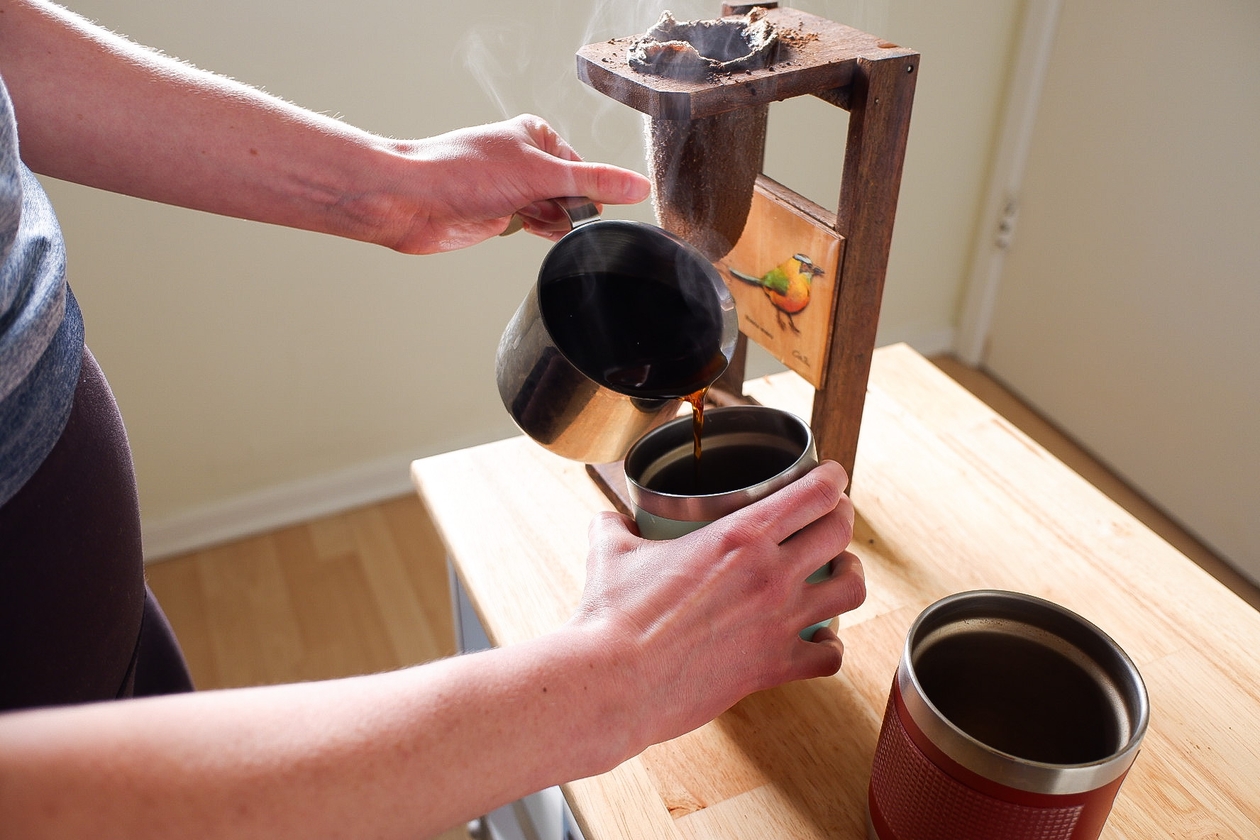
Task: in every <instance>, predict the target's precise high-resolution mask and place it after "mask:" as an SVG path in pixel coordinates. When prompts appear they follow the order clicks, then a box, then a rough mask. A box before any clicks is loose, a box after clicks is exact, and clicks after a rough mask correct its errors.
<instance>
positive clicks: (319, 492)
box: [49, 0, 1021, 553]
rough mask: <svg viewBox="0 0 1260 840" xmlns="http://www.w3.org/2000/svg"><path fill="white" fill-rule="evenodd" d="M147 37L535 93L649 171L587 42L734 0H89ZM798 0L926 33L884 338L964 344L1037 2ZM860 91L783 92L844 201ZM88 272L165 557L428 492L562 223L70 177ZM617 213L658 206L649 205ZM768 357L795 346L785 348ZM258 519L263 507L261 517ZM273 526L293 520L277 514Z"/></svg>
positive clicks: (191, 53) (778, 112)
mask: <svg viewBox="0 0 1260 840" xmlns="http://www.w3.org/2000/svg"><path fill="white" fill-rule="evenodd" d="M67 5H69V6H70V7H71V8H73V9H75V10H76V11H79V12H81V13H83V14H85V15H87V16H89V17H92V18H94V19H96V20H98V21H99V22H101V23H103V24H104V25H106V26H109V27H111V28H114V29H116V30H118V31H121V32H124V33H127V34H129V35H131V36H132V37H133V38H135V39H136V40H138V41H140V42H142V43H147V44H150V45H153V46H157V47H159V48H161V49H163V50H164V51H166V52H168V53H170V54H173V55H176V56H179V57H181V58H184V59H186V60H189V61H191V62H193V63H195V64H198V65H200V66H203V67H208V68H211V69H214V70H218V71H220V72H223V73H226V74H228V75H231V76H234V77H236V78H238V79H241V80H243V81H248V82H251V83H254V84H257V85H259V86H261V87H264V88H266V89H267V90H269V91H271V92H272V93H275V94H277V95H280V96H283V97H285V98H287V99H290V100H292V101H295V102H297V103H299V104H302V105H305V106H307V107H310V108H313V109H316V110H320V111H325V112H328V113H332V114H336V115H339V116H340V117H342V118H344V119H345V120H347V121H349V122H352V123H355V124H357V125H360V126H362V127H365V128H368V129H371V130H374V131H377V132H380V133H384V134H390V135H394V136H425V135H430V134H434V133H438V132H441V131H444V130H447V129H451V128H455V127H458V126H461V125H465V124H471V123H478V122H486V121H490V120H494V119H498V118H500V117H502V116H505V115H509V114H513V113H517V112H521V111H533V112H536V113H539V114H541V115H543V116H545V117H547V118H548V119H549V120H551V121H552V122H553V124H555V125H556V126H557V127H558V128H559V129H560V130H561V132H562V133H563V134H565V135H566V136H567V137H568V138H569V139H570V141H571V142H572V143H573V144H574V145H575V146H576V147H577V148H578V150H579V151H581V152H582V153H583V154H585V155H586V156H588V157H595V158H601V159H605V160H610V161H613V162H617V163H620V164H622V165H625V166H628V167H632V168H636V169H639V170H641V171H642V170H643V169H644V160H643V149H642V140H641V126H640V121H639V117H638V115H637V114H635V113H633V112H631V111H629V110H628V109H625V108H624V107H623V106H620V105H616V104H614V103H611V102H610V101H608V100H606V99H603V98H602V97H600V96H599V95H597V94H595V93H593V92H592V91H590V90H588V89H586V88H585V87H584V86H583V85H581V84H580V83H579V82H578V81H577V80H576V78H575V76H574V73H573V63H574V62H573V52H574V51H575V50H576V49H577V47H579V46H581V45H582V44H584V43H588V42H590V41H594V40H597V39H600V38H606V37H612V36H617V35H626V34H632V33H633V32H638V31H642V30H643V29H644V28H646V27H647V26H648V25H649V24H650V23H651V21H652V20H654V19H655V17H656V15H657V13H658V12H659V10H660V9H661V8H670V9H672V10H673V11H674V12H675V13H676V14H678V15H679V16H680V17H709V16H712V14H713V13H714V12H715V11H716V10H717V8H718V7H719V3H717V2H712V3H710V2H704V3H697V2H679V3H672V4H671V3H666V2H664V0H661V2H659V3H656V2H654V3H641V4H638V3H630V2H605V3H579V2H574V0H529V1H528V2H518V3H512V4H507V3H503V2H498V1H497V0H466V2H462V3H432V2H416V1H415V0H408V2H402V1H401V0H361V2H357V3H353V4H351V3H341V2H329V0H302V2H298V0H214V2H209V0H183V2H170V0H165V1H164V2H159V0H70V2H69V3H68V4H67ZM794 5H796V6H797V7H799V8H802V9H804V10H806V11H810V12H813V13H815V14H819V15H822V16H825V17H829V18H832V19H835V20H840V21H843V22H846V23H850V24H852V25H855V26H858V27H860V28H863V29H867V30H869V31H872V32H875V33H877V34H880V35H882V36H884V37H887V38H890V39H891V40H894V41H897V42H899V43H902V44H905V45H907V46H911V47H914V48H916V49H918V50H920V51H921V52H922V53H923V60H922V74H921V77H920V80H919V83H918V94H917V99H916V103H915V115H914V119H913V124H912V129H911V136H910V150H909V154H908V158H907V163H906V171H905V177H904V181H903V187H902V202H901V211H900V214H899V218H898V226H897V232H896V240H895V242H894V251H893V255H892V261H891V268H890V274H889V279H888V284H887V293H886V298H885V306H884V315H883V318H882V321H881V341H893V340H908V341H910V342H911V343H913V344H916V345H917V346H919V347H920V349H923V350H925V351H928V352H931V351H936V350H941V349H945V348H947V347H948V346H949V344H950V341H951V338H952V331H953V328H954V322H955V317H956V316H955V310H956V306H957V301H958V298H959V296H960V288H961V285H962V282H963V277H964V274H965V272H966V268H967V265H966V263H967V259H968V254H967V248H968V246H969V244H970V243H971V242H972V241H973V239H974V237H973V227H974V224H975V219H976V216H977V214H978V212H979V204H980V201H981V199H982V196H983V187H984V178H985V173H986V168H987V161H988V156H989V154H990V147H991V145H992V138H993V134H994V127H995V121H996V118H997V114H998V109H999V105H1000V99H1001V95H1002V91H1003V88H1004V84H1005V78H1006V71H1007V65H1008V60H1009V53H1010V50H1011V45H1012V38H1013V34H1014V32H1015V29H1016V27H1017V24H1018V11H1019V9H1020V7H1021V4H1018V3H1010V2H1003V1H1002V0H966V1H965V2H955V3H949V4H941V3H937V2H933V0H884V2H874V1H872V2H860V0H850V1H849V2H811V1H810V0H801V2H798V3H796V4H794ZM843 132H844V114H843V112H840V111H838V110H836V109H832V108H830V107H829V106H826V105H825V104H823V103H821V102H820V101H817V100H814V99H812V98H806V99H802V100H795V101H792V102H789V103H782V104H778V105H776V106H775V107H774V109H773V110H772V118H771V136H770V150H769V153H768V160H767V166H766V171H767V172H768V173H769V174H770V175H772V176H773V177H776V178H778V179H779V180H781V181H783V182H785V183H786V184H788V185H789V186H791V187H793V188H795V189H797V190H799V191H800V192H802V193H805V194H806V195H809V196H810V197H811V198H814V199H815V200H817V201H819V202H820V203H823V204H825V205H828V206H834V204H835V200H836V191H837V187H838V184H839V171H840V160H839V149H841V148H842V145H843ZM49 191H50V193H51V194H52V197H53V200H54V202H55V205H56V207H57V208H58V212H59V215H60V218H61V221H62V225H63V227H64V229H65V232H66V237H67V240H68V244H69V249H70V272H71V282H72V285H73V287H74V289H75V292H76V294H77V295H78V297H79V299H80V302H81V303H82V305H83V308H84V311H85V313H86V317H87V324H88V326H87V335H88V342H89V345H90V347H91V348H92V349H93V351H94V352H95V353H96V355H97V356H98V358H99V359H100V361H101V363H102V365H103V367H104V368H105V370H106V373H107V374H108V376H109V378H110V381H111V383H112V384H113V386H114V389H115V391H116V393H117V396H118V400H119V403H120V404H121V407H122V410H123V412H124V416H125V417H126V419H127V424H128V429H129V432H130V435H131V441H132V446H133V449H134V453H135V460H136V466H137V471H138V476H139V482H140V492H141V499H142V506H143V513H144V519H145V531H146V539H147V540H148V542H149V548H150V550H151V551H152V552H155V553H162V552H165V551H169V550H172V549H173V548H179V547H184V546H187V545H192V544H195V543H197V542H199V541H206V540H210V539H214V538H218V537H222V536H226V535H230V534H233V533H237V532H240V531H242V530H247V529H248V528H249V527H251V525H252V524H267V523H265V522H263V521H262V520H265V519H267V518H268V517H270V519H273V520H282V519H284V518H285V517H293V516H299V515H303V514H304V513H307V512H312V511H314V510H316V509H319V508H321V507H324V508H327V507H335V506H337V505H339V504H348V503H351V502H354V501H357V500H360V499H361V498H366V497H370V496H372V495H376V496H380V495H382V494H388V493H392V492H401V491H403V490H404V489H405V488H406V465H407V462H408V460H409V459H411V458H413V457H416V456H422V455H427V454H431V453H435V452H440V451H444V450H449V449H452V448H456V447H461V446H465V445H469V444H473V443H478V442H482V441H488V440H492V439H495V438H499V437H502V436H505V435H508V434H512V433H514V431H515V430H514V428H513V427H512V425H511V423H510V421H509V420H508V418H507V416H506V414H505V412H504V411H503V409H502V407H501V405H500V404H499V401H498V397H497V394H496V392H495V388H494V383H493V357H494V351H495V347H496V343H497V340H498V336H499V333H500V331H501V329H502V327H503V325H504V324H506V322H507V320H508V318H509V317H510V316H511V313H512V311H513V309H514V308H515V306H516V304H517V303H518V302H519V300H520V299H521V298H522V297H523V295H524V294H525V291H526V289H527V288H528V286H529V285H530V283H531V282H532V280H533V274H534V272H535V270H536V267H537V265H538V263H539V260H540V259H541V257H542V255H543V254H544V252H545V250H546V247H547V246H546V243H543V242H541V241H540V240H535V239H532V238H529V237H526V236H514V237H511V238H507V239H503V240H495V241H491V242H488V243H485V244H483V245H481V246H478V247H477V248H476V249H474V250H471V251H466V252H463V253H459V254H454V255H440V256H432V257H404V256H400V255H396V254H393V253H390V252H387V251H385V250H382V249H380V248H376V247H373V246H368V245H363V244H359V243H351V242H342V241H334V240H330V239H326V238H321V237H319V236H316V235H313V234H307V233H303V232H295V231H290V230H284V229H278V228H272V227H266V226H262V225H256V224H250V223H244V222H238V221H234V220H228V219H222V218H216V217H211V216H207V215H204V214H198V213H194V212H189V211H185V210H180V209H173V208H169V207H164V206H157V205H149V204H145V203H143V202H139V201H135V200H131V199H127V198H122V197H118V196H113V195H106V194H102V193H99V192H96V191H92V190H87V189H83V188H80V187H77V186H74V185H68V184H62V183H57V182H49ZM609 215H615V216H617V217H631V218H640V219H645V220H646V219H650V210H649V208H648V207H647V206H646V205H645V206H643V207H639V208H634V209H614V210H613V211H612V212H611V213H610V214H609ZM756 364H757V368H756V369H757V370H762V369H766V368H768V367H771V365H770V363H768V362H766V361H765V360H764V359H762V360H759V361H758V362H757V363H756ZM260 517H261V518H260ZM271 524H274V522H273V523H271Z"/></svg>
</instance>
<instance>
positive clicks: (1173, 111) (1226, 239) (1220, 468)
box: [984, 0, 1260, 580]
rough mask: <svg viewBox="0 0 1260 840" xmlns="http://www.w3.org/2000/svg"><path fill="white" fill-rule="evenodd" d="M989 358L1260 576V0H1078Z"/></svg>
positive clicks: (1030, 170) (1004, 280)
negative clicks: (1185, 0)
mask: <svg viewBox="0 0 1260 840" xmlns="http://www.w3.org/2000/svg"><path fill="white" fill-rule="evenodd" d="M984 364H985V367H987V368H988V369H989V370H990V371H991V372H992V373H994V374H995V376H996V377H997V378H999V379H1000V380H1002V381H1003V382H1005V383H1006V384H1008V385H1009V386H1010V387H1011V388H1012V389H1013V390H1015V391H1016V392H1017V393H1019V394H1021V395H1022V396H1023V397H1024V398H1025V399H1027V400H1028V401H1029V402H1030V403H1032V404H1033V405H1034V406H1035V407H1037V408H1038V409H1039V410H1041V411H1042V412H1043V413H1045V414H1046V415H1047V416H1048V417H1049V418H1050V419H1051V420H1052V421H1054V422H1056V423H1057V424H1058V425H1059V426H1060V427H1061V428H1063V429H1064V430H1065V431H1066V432H1067V433H1068V434H1070V435H1071V436H1073V437H1074V438H1076V439H1077V440H1078V441H1079V442H1080V443H1082V444H1083V445H1084V446H1085V447H1086V448H1088V449H1090V450H1091V451H1092V452H1093V453H1094V454H1095V455H1097V456H1098V457H1099V458H1100V459H1101V460H1103V461H1104V462H1106V463H1107V464H1108V465H1110V466H1111V467H1112V468H1113V469H1114V470H1115V471H1117V472H1118V473H1120V474H1121V475H1122V476H1123V477H1125V478H1126V479H1127V480H1128V481H1129V482H1130V483H1131V484H1132V485H1134V486H1135V487H1136V488H1137V489H1138V490H1140V491H1141V492H1143V493H1144V494H1145V495H1146V496H1147V497H1148V498H1150V499H1151V500H1152V501H1153V502H1155V503H1156V504H1158V505H1160V506H1161V507H1162V508H1164V509H1165V510H1166V511H1167V512H1168V513H1169V514H1170V515H1171V516H1172V517H1173V518H1175V519H1177V520H1178V521H1179V522H1181V524H1182V525H1183V526H1185V527H1186V528H1187V529H1188V530H1190V531H1191V532H1193V533H1195V534H1196V535H1197V536H1198V537H1199V538H1200V539H1201V540H1202V541H1204V542H1206V543H1207V544H1208V545H1210V546H1212V547H1213V548H1214V549H1215V550H1216V551H1217V552H1218V553H1220V554H1221V555H1222V556H1224V557H1225V558H1226V559H1227V560H1229V561H1230V562H1231V563H1233V564H1234V565H1235V566H1237V567H1238V568H1239V569H1240V570H1242V571H1243V572H1244V573H1247V574H1248V575H1250V576H1251V577H1252V578H1254V579H1257V580H1260V3H1258V2H1256V0H1232V1H1231V0H1201V1H1200V2H1195V3H1185V2H1176V0H1167V1H1166V2H1150V0H1108V1H1107V2H1103V3H1099V2H1095V1H1094V0H1064V2H1063V4H1062V9H1061V13H1060V16H1059V20H1058V29H1057V34H1056V35H1055V40H1054V42H1053V48H1052V51H1051V54H1050V61H1049V65H1048V71H1047V74H1046V76H1045V87H1044V89H1043V90H1042V94H1041V105H1040V110H1039V111H1038V113H1037V121H1036V127H1035V130H1034V132H1033V134H1032V141H1031V145H1030V146H1029V153H1028V163H1027V169H1026V171H1025V176H1024V181H1023V186H1022V189H1021V191H1020V195H1019V216H1018V224H1017V227H1016V229H1015V233H1014V238H1013V242H1012V245H1011V247H1010V250H1009V251H1008V253H1007V255H1006V258H1005V268H1004V271H1003V273H1002V276H1001V283H1000V286H999V291H998V294H997V298H996V305H995V309H994V317H993V321H992V324H991V327H990V332H989V341H988V344H987V347H986V350H985V352H984Z"/></svg>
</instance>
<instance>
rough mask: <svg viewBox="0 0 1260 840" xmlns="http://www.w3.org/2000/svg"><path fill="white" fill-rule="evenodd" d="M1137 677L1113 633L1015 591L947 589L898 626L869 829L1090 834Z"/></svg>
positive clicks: (956, 834)
mask: <svg viewBox="0 0 1260 840" xmlns="http://www.w3.org/2000/svg"><path fill="white" fill-rule="evenodd" d="M1149 717H1150V704H1149V699H1148V697H1147V693H1146V687H1145V685H1144V684H1143V682H1142V677H1141V675H1140V674H1139V673H1138V671H1137V668H1136V667H1135V666H1134V664H1133V662H1132V661H1131V660H1130V659H1129V657H1128V656H1127V655H1126V654H1125V653H1124V651H1123V650H1121V649H1120V647H1119V646H1118V645H1117V644H1116V643H1115V642H1114V641H1112V639H1111V638H1110V637H1108V636H1107V635H1106V634H1104V633H1103V632H1102V631H1101V630H1099V629H1098V628H1097V627H1095V626H1094V625H1093V624H1091V623H1090V622H1088V621H1086V620H1085V619H1083V618H1081V617H1080V616H1078V615H1076V614H1075V613H1073V612H1071V611H1070V610H1067V609H1064V608H1063V607H1060V606H1058V605H1056V604H1052V603H1050V602H1048V601H1044V600H1042V599H1040V598H1034V597H1032V596H1030V595H1023V594H1019V593H1014V592H1001V591H994V590H983V591H976V592H964V593H960V594H957V595H951V596H949V597H947V598H944V599H942V600H940V601H938V602H936V603H935V604H933V605H931V606H930V607H928V608H927V609H926V610H924V611H923V613H922V614H920V616H919V617H918V619H916V621H915V623H914V624H913V625H912V626H911V628H910V632H909V633H908V634H907V637H906V644H905V648H904V649H903V651H902V656H901V661H900V662H899V664H898V666H897V675H896V678H895V679H894V680H893V685H892V691H891V692H890V694H889V698H888V707H887V709H886V711H885V713H884V722H883V727H882V728H881V730H880V734H879V742H878V745H877V746H876V749H875V761H874V766H873V768H872V772H871V784H870V789H869V796H868V826H867V833H868V835H869V836H870V838H871V840H962V839H963V838H966V840H1096V838H1097V837H1098V835H1099V834H1100V833H1101V832H1102V828H1103V824H1104V823H1105V822H1106V820H1107V816H1108V815H1109V814H1110V812H1111V806H1112V802H1113V801H1114V799H1115V797H1116V794H1117V792H1118V791H1119V790H1120V785H1121V783H1122V782H1123V781H1124V777H1125V774H1127V773H1128V771H1129V768H1130V766H1131V765H1132V764H1133V760H1134V759H1135V758H1136V757H1137V753H1138V749H1139V747H1140V745H1141V741H1142V737H1143V735H1144V734H1145V732H1146V727H1147V722H1148V720H1149Z"/></svg>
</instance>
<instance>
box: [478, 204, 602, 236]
mask: <svg viewBox="0 0 1260 840" xmlns="http://www.w3.org/2000/svg"><path fill="white" fill-rule="evenodd" d="M548 200H549V201H551V202H552V203H553V204H555V205H556V206H557V207H559V208H560V209H561V210H563V211H564V215H566V216H568V217H569V225H570V227H574V228H577V227H580V226H581V225H584V224H586V223H588V222H598V221H599V208H598V207H596V206H595V203H594V202H593V201H591V200H590V199H589V198H587V197H586V196H583V195H566V196H561V197H560V198H552V199H548ZM523 227H525V222H524V220H523V219H522V218H521V217H520V214H519V213H513V214H512V220H511V221H510V222H508V226H507V227H506V228H505V229H504V231H503V232H502V233H500V234H499V236H510V235H512V234H513V233H516V232H517V231H518V230H520V229H521V228H523Z"/></svg>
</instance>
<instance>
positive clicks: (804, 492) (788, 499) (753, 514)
mask: <svg viewBox="0 0 1260 840" xmlns="http://www.w3.org/2000/svg"><path fill="white" fill-rule="evenodd" d="M848 483H849V476H848V474H847V473H845V471H844V467H842V466H840V465H839V464H837V463H836V462H835V461H823V462H822V463H821V464H819V465H818V466H817V467H815V468H814V469H812V470H810V471H809V472H808V473H806V474H805V475H804V476H802V477H801V478H799V479H797V480H796V481H794V482H792V483H791V484H789V485H788V486H787V487H784V488H783V489H782V490H779V491H777V492H775V493H772V494H770V495H769V496H767V497H766V498H764V499H761V500H760V501H757V502H754V503H753V504H751V505H749V506H748V507H746V508H743V509H742V510H738V511H736V512H735V513H732V514H731V516H732V517H744V518H746V519H748V520H750V521H751V522H755V523H757V524H758V525H759V526H760V527H762V528H763V529H764V532H765V533H766V535H767V536H768V537H770V538H771V539H773V540H774V541H775V542H776V543H781V542H783V541H784V540H786V539H787V538H788V537H790V536H792V535H793V534H795V533H796V532H797V531H799V530H801V529H802V528H804V527H805V526H806V525H809V524H810V523H811V522H814V521H816V520H817V519H819V518H820V517H822V516H824V515H825V514H827V513H829V512H830V511H832V510H835V508H836V505H838V504H840V498H841V496H843V495H844V488H845V487H846V486H847V485H848Z"/></svg>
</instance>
